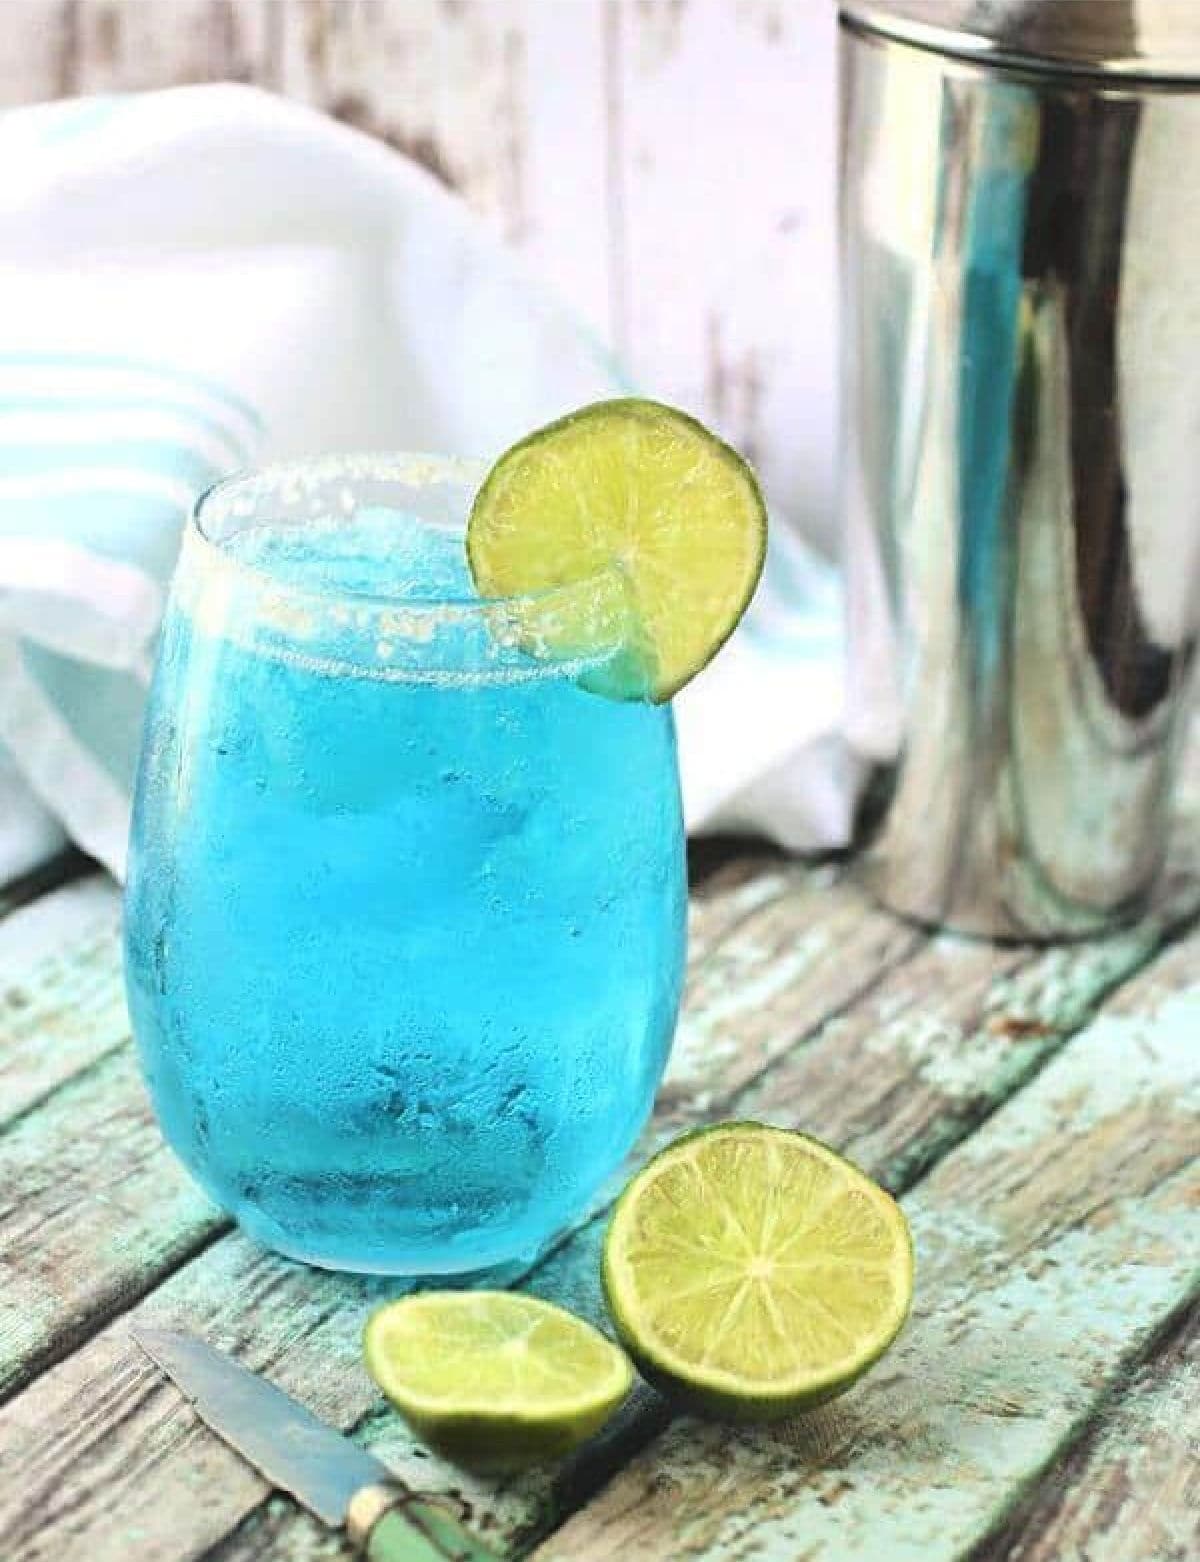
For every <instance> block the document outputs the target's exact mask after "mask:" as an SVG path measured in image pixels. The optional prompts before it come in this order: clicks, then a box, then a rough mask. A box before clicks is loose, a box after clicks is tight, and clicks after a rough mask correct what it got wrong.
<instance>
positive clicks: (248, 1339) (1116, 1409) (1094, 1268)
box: [0, 765, 1200, 1562]
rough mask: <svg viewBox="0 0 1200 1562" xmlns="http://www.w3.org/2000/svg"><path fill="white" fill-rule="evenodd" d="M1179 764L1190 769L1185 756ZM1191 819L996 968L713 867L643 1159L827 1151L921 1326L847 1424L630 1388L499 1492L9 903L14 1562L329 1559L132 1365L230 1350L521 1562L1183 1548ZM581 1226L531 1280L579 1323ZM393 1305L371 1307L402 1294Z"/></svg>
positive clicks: (104, 989) (101, 941)
mask: <svg viewBox="0 0 1200 1562" xmlns="http://www.w3.org/2000/svg"><path fill="white" fill-rule="evenodd" d="M1189 770H1190V773H1191V774H1192V775H1195V774H1196V767H1195V766H1194V765H1193V766H1190V767H1189ZM1197 803H1200V796H1197V795H1196V788H1195V787H1194V786H1193V788H1192V795H1191V800H1190V801H1189V802H1187V803H1186V804H1185V808H1184V812H1183V814H1182V817H1181V819H1180V827H1179V830H1178V837H1179V838H1178V841H1177V843H1176V849H1175V850H1174V852H1173V866H1172V869H1171V871H1170V873H1169V875H1168V879H1167V882H1166V884H1165V886H1164V889H1163V893H1162V895H1161V898H1160V902H1159V904H1158V907H1157V909H1156V910H1155V912H1154V913H1153V915H1152V916H1150V917H1149V918H1148V919H1147V920H1146V921H1145V922H1144V923H1142V924H1141V925H1139V926H1137V927H1135V928H1132V929H1129V930H1128V931H1124V932H1121V933H1119V934H1117V935H1115V936H1112V937H1109V938H1106V939H1103V940H1100V941H1097V942H1092V943H1083V944H1078V945H1075V946H1072V947H1061V948H1053V949H1040V950H1039V949H1033V948H993V947H989V946H987V945H984V944H981V943H973V942H968V941H965V940H962V939H959V938H954V937H950V936H946V935H929V934H926V933H921V932H918V931H916V930H914V929H913V928H912V927H909V926H906V925H905V924H903V923H901V922H898V921H896V920H895V919H894V918H892V917H891V916H888V915H887V914H886V913H884V912H882V911H880V910H878V909H876V908H874V907H872V906H871V905H869V904H867V903H866V902H865V901H864V900H863V898H862V897H861V896H860V894H859V893H858V892H857V891H856V889H855V888H854V886H853V884H852V883H851V882H849V880H848V879H847V877H846V874H845V872H844V869H843V868H842V867H840V866H839V865H836V864H829V863H826V864H822V865H815V866H814V865H811V864H810V865H798V864H791V863H786V862H784V861H783V860H781V859H780V858H778V857H772V856H769V855H765V854H761V853H760V854H753V853H749V854H741V855H735V856H733V857H732V858H729V859H728V860H726V861H725V862H724V863H723V864H722V865H721V866H720V867H719V868H717V869H716V870H715V871H713V870H712V853H711V850H706V853H705V855H706V856H707V858H708V862H707V864H704V863H701V864H700V866H701V868H703V867H704V866H707V867H708V869H709V871H708V872H707V873H705V872H699V873H698V874H697V879H698V883H697V888H696V893H695V897H694V903H693V926H692V957H691V982H690V989H689V994H688V999H687V1006H686V1012H685V1017H684V1020H683V1023H682V1026H681V1029H680V1033H679V1037H678V1041H677V1043H676V1047H675V1053H674V1057H673V1061H672V1065H671V1069H670V1074H669V1077H668V1079H667V1082H666V1083H665V1085H664V1087H663V1089H662V1092H661V1095H660V1098H659V1103H658V1110H657V1115H656V1117H655V1119H654V1123H653V1125H652V1129H651V1130H650V1132H649V1134H648V1139H647V1143H648V1144H649V1143H654V1142H661V1141H662V1140H663V1139H665V1138H666V1137H667V1136H669V1135H671V1134H674V1133H676V1132H678V1131H679V1130H680V1129H682V1128H684V1127H686V1126H688V1125H689V1124H692V1123H696V1122H700V1121H704V1120H708V1119H712V1118H716V1117H720V1116H727V1115H731V1114H736V1115H740V1116H750V1117H761V1118H766V1119H772V1120H775V1121H779V1122H784V1123H789V1124H797V1125H800V1126H802V1127H804V1128H806V1129H809V1130H812V1131H813V1132H815V1133H817V1134H819V1135H821V1136H822V1137H824V1138H826V1139H829V1140H832V1141H833V1142H834V1143H836V1144H838V1145H840V1146H843V1147H844V1148H845V1149H846V1150H847V1152H848V1153H849V1154H850V1155H851V1156H853V1157H854V1158H856V1159H857V1160H858V1161H859V1162H861V1163H862V1164H863V1165H864V1166H866V1167H867V1168H869V1169H870V1170H871V1171H872V1172H873V1173H874V1174H875V1175H876V1176H877V1177H879V1178H881V1179H882V1180H883V1181H884V1182H885V1183H887V1184H888V1185H889V1186H890V1187H891V1188H893V1189H894V1190H896V1191H897V1192H898V1193H899V1194H900V1195H901V1196H902V1198H903V1202H904V1205H905V1207H906V1209H907V1211H908V1214H909V1217H910V1219H911V1221H912V1225H913V1230H914V1233H915V1237H916V1244H917V1255H918V1267H917V1301H916V1307H915V1312H914V1316H913V1318H912V1320H911V1322H910V1324H909V1326H908V1328H907V1330H906V1332H905V1334H904V1335H903V1336H902V1338H901V1341H900V1343H899V1344H898V1346H897V1347H896V1349H895V1350H894V1351H893V1352H892V1353H891V1354H890V1355H889V1356H888V1357H887V1358H886V1359H885V1361H884V1362H883V1363H881V1365H880V1366H879V1367H878V1368H877V1369H876V1370H875V1372H874V1373H872V1374H871V1375H870V1376H869V1377H868V1378H867V1379H866V1380H864V1381H863V1382H862V1383H861V1384H859V1385H858V1386H857V1387H856V1388H855V1389H854V1390H853V1391H852V1392H851V1393H849V1394H848V1395H847V1396H845V1398H844V1399H842V1400H841V1401H839V1402H838V1403H836V1404H834V1405H831V1406H828V1407H826V1408H824V1409H822V1410H820V1411H817V1412H814V1413H812V1414H810V1415H809V1416H807V1417H806V1418H804V1419H803V1420H799V1421H797V1422H795V1423H794V1424H791V1425H788V1426H785V1427H781V1428H776V1429H774V1430H732V1429H730V1428H726V1427H720V1426H712V1425H703V1424H700V1423H697V1422H695V1421H691V1420H688V1419H685V1418H682V1417H673V1416H672V1415H671V1414H670V1413H669V1411H668V1409H667V1408H666V1406H665V1405H664V1404H663V1402H662V1401H660V1400H658V1399H656V1398H654V1397H653V1396H652V1395H651V1394H650V1393H649V1391H648V1390H639V1391H638V1394H637V1395H636V1396H635V1400H634V1401H633V1402H632V1403H631V1405H630V1406H629V1407H627V1410H626V1412H624V1413H623V1414H622V1416H621V1417H620V1418H619V1420H618V1423H617V1425H616V1426H615V1427H613V1428H611V1429H610V1430H609V1432H608V1433H607V1434H606V1435H605V1436H604V1437H603V1438H601V1439H600V1440H599V1441H598V1442H597V1443H596V1444H595V1445H594V1446H592V1447H590V1448H588V1449H587V1450H585V1452H584V1454H583V1455H582V1456H581V1457H579V1458H577V1459H575V1460H574V1461H572V1462H571V1463H569V1464H568V1465H566V1466H564V1467H562V1468H559V1469H553V1470H546V1471H541V1472H536V1473H533V1474H530V1475H527V1476H525V1477H522V1478H520V1479H513V1480H509V1481H506V1482H504V1483H502V1484H498V1485H497V1484H494V1483H485V1482H482V1481H479V1480H476V1479H471V1478H469V1477H467V1476H465V1475H463V1474H462V1473H461V1472H459V1471H457V1470H455V1469H453V1468H451V1467H449V1466H447V1465H445V1464H443V1463H441V1462H439V1461H438V1460H437V1459H436V1458H434V1457H432V1456H431V1455H430V1454H429V1453H428V1452H426V1450H424V1449H423V1448H421V1447H420V1446H418V1445H417V1444H415V1443H414V1442H413V1441H412V1439H411V1438H410V1437H409V1436H408V1435H407V1434H406V1432H405V1429H404V1427H403V1425H402V1424H401V1422H400V1421H399V1420H398V1419H397V1418H396V1417H395V1416H394V1415H392V1414H391V1413H389V1412H388V1410H387V1409H386V1408H385V1407H384V1406H383V1404H382V1403H381V1402H380V1400H379V1399H378V1397H377V1396H376V1394H375V1393H374V1391H373V1389H372V1386H371V1384H370V1383H369V1381H368V1380H367V1378H366V1376H365V1374H364V1372H363V1371H362V1369H361V1366H360V1364H359V1330H360V1328H361V1324H362V1320H363V1315H364V1312H365V1310H366V1308H367V1306H368V1304H369V1303H371V1302H373V1301H375V1300H377V1299H378V1298H379V1297H380V1295H382V1294H386V1293H387V1291H388V1290H389V1288H388V1287H386V1286H381V1285H380V1284H379V1283H378V1282H374V1283H365V1282H362V1281H358V1280H354V1279H348V1278H343V1277H339V1276H333V1275H325V1274H319V1273H316V1272H313V1271H310V1270H306V1269H302V1268H299V1267H297V1266H295V1265H292V1264H288V1263H285V1262H283V1261H281V1260H279V1259H276V1258H273V1257H271V1256H270V1255H269V1254H267V1253H265V1252H263V1251H262V1250H260V1249H259V1248H257V1247H255V1246H254V1245H253V1244H252V1243H250V1242H249V1241H247V1240H246V1239H245V1238H243V1237H242V1236H240V1235H239V1234H238V1233H237V1232H236V1231H233V1230H231V1229H230V1227H229V1224H228V1222H227V1221H226V1220H225V1219H224V1218H223V1217H222V1216H221V1215H219V1214H218V1213H217V1212H216V1211H215V1210H214V1209H212V1208H211V1206H209V1205H208V1204H207V1203H206V1202H205V1200H204V1199H203V1198H202V1197H201V1195H200V1194H199V1193H198V1192H197V1191H196V1190H195V1189H194V1188H193V1187H192V1186H191V1184H190V1183H189V1182H188V1180H187V1179H186V1177H185V1176H184V1174H183V1172H182V1171H181V1170H180V1168H179V1167H178V1166H177V1165H176V1163H175V1161H174V1160H173V1158H172V1156H171V1155H170V1153H169V1152H168V1151H167V1150H166V1148H165V1147H164V1145H163V1143H162V1141H161V1139H160V1138H159V1135H158V1131H157V1129H156V1128H155V1126H154V1123H153V1120H152V1118H151V1116H150V1113H149V1109H148V1106H147V1102H146V1098H145V1096H144V1094H143V1091H142V1087H141V1084H140V1082H139V1079H138V1073H137V1068H136V1064H135V1060H134V1057H133V1053H132V1049H131V1046H130V1042H129V1031H128V1024H127V1020H126V1016H125V1007H124V1002H123V999H122V993H121V978H120V960H119V953H118V934H117V929H118V917H119V901H118V895H117V892H116V890H115V888H114V887H113V885H112V884H111V883H110V882H109V881H108V880H106V879H105V878H104V877H103V876H101V875H99V874H97V873H96V872H95V871H94V870H92V869H91V868H90V867H89V865H88V864H87V863H86V862H85V861H84V860H83V859H81V858H79V857H68V858H65V859H62V860H59V861H57V862H55V863H52V864H49V865H47V866H46V867H45V868H43V869H42V870H39V872H38V873H36V874H34V875H32V876H31V877H29V878H27V879H25V880H24V881H22V882H21V883H18V884H16V885H12V886H10V887H9V889H8V890H7V892H4V893H3V899H2V901H0V915H2V919H0V1081H2V1084H3V1090H2V1093H0V1395H2V1396H3V1399H4V1401H5V1402H4V1404H3V1408H2V1409H0V1468H2V1471H3V1474H2V1477H0V1559H2V1562H40V1559H42V1558H46V1559H50V1558H53V1559H54V1562H60V1559H62V1558H72V1559H74V1562H109V1559H113V1562H151V1559H154V1562H158V1559H162V1562H167V1559H170V1562H176V1559H183V1558H200V1557H203V1558H206V1559H208V1562H218V1559H219V1562H250V1559H256V1558H257V1559H266V1558H272V1559H281V1562H300V1559H305V1562H329V1559H334V1558H340V1557H343V1556H344V1555H348V1554H349V1553H348V1552H346V1551H345V1550H344V1548H343V1546H342V1543H341V1541H340V1540H339V1539H338V1538H337V1537H335V1536H333V1535H330V1534H328V1533H326V1532H323V1531H321V1530H320V1529H319V1528H318V1526H317V1525H316V1524H315V1523H314V1522H313V1521H312V1520H310V1519H309V1518H308V1517H307V1516H306V1515H305V1514H304V1513H302V1512H301V1511H299V1510H298V1509H297V1508H296V1507H295V1506H294V1505H293V1504H292V1503H291V1502H290V1501H288V1500H285V1499H283V1498H282V1497H280V1496H277V1495H273V1494H272V1492H271V1491H270V1490H269V1489H268V1488H267V1486H266V1485H265V1484H264V1483H263V1482H262V1480H260V1479H259V1478H258V1476H256V1475H255V1474H254V1472H253V1471H252V1470H251V1469H250V1468H249V1467H248V1466H247V1465H245V1464H243V1463H242V1462H241V1461H240V1460H239V1459H238V1458H237V1457H236V1455H234V1454H232V1453H231V1452H230V1451H229V1450H228V1449H226V1448H225V1447H224V1445H223V1444H222V1443H221V1442H219V1441H218V1439H217V1438H216V1437H214V1436H213V1435H212V1434H211V1433H210V1432H208V1431H207V1430H206V1429H205V1428H204V1427H203V1426H202V1425H201V1424H200V1423H198V1422H197V1420H196V1418H195V1416H194V1415H193V1414H192V1412H191V1411H190V1409H189V1408H188V1407H187V1406H186V1404H185V1403H184V1402H183V1400H182V1399H181V1397H180V1395H179V1394H178V1393H177V1391H176V1390H175V1389H174V1388H173V1387H171V1386H170V1385H168V1384H167V1383H165V1382H164V1381H163V1379H162V1378H160V1376H159V1375H158V1373H157V1372H156V1371H155V1370H154V1369H153V1368H152V1367H151V1366H150V1365H149V1364H148V1362H147V1361H146V1360H145V1359H144V1358H143V1357H142V1356H141V1355H140V1353H139V1351H138V1350H137V1348H136V1347H135V1346H134V1345H133V1344H132V1343H131V1341H130V1339H129V1335H128V1324H129V1322H130V1320H131V1318H133V1317H135V1316H136V1317H138V1318H145V1319H153V1320H154V1321H155V1322H166V1323H170V1324H173V1325H176V1326H181V1327H184V1328H187V1329H190V1330H194V1331H196V1332H197V1333H199V1334H201V1335H203V1336H204V1337H206V1338H207V1339H210V1340H212V1341H215V1342H217V1343H218V1344H220V1345H222V1346H225V1347H227V1348H230V1349H232V1350H234V1351H236V1352H237V1354H238V1355H239V1356H241V1357H242V1358H243V1359H244V1360H245V1361H246V1362H247V1363H249V1364H250V1365H252V1366H253V1367H255V1368H257V1369H260V1370H261V1371H263V1372H264V1373H266V1374H267V1375H268V1376H270V1377H271V1378H272V1379H274V1380H275V1381H277V1382H279V1383H280V1384H282V1385H283V1386H284V1387H285V1388H287V1389H288V1390H289V1391H290V1392H292V1393H293V1394H295V1395H297V1396H298V1397H299V1398H300V1399H302V1400H303V1401H304V1402H305V1403H307V1404H308V1405H309V1406H311V1407H312V1408H313V1409H314V1410H315V1411H317V1412H318V1413H319V1414H320V1415H322V1416H324V1417H325V1418H327V1419H328V1420H329V1421H331V1422H334V1423H336V1424H337V1425H339V1426H341V1427H345V1428H353V1429H354V1434H355V1436H356V1437H358V1438H359V1439H361V1440H362V1441H363V1442H364V1443H366V1444H368V1445H370V1447H371V1448H373V1449H374V1450H376V1451H377V1452H378V1453H379V1454H380V1455H381V1456H382V1457H383V1458H384V1459H385V1460H387V1461H388V1462H389V1463H390V1464H392V1465H394V1467H395V1468H396V1469H397V1470H398V1471H399V1472H400V1474H401V1475H402V1476H404V1477H405V1478H406V1479H407V1480H408V1481H410V1482H411V1483H413V1484H414V1485H416V1486H418V1487H420V1488H422V1489H424V1490H427V1491H438V1492H446V1491H452V1492H455V1493H458V1494H459V1495H460V1496H461V1497H462V1498H463V1499H464V1501H465V1502H466V1504H467V1505H468V1506H469V1509H470V1512H471V1516H472V1518H473V1522H474V1524H475V1525H476V1526H477V1528H478V1529H479V1531H480V1532H481V1533H484V1534H487V1535H489V1536H490V1537H491V1538H492V1539H493V1541H494V1542H495V1543H496V1544H497V1546H498V1547H499V1548H501V1549H511V1551H512V1552H513V1553H514V1554H522V1555H524V1554H532V1555H533V1556H535V1557H537V1558H538V1559H542V1562H549V1559H550V1558H556V1559H563V1562H565V1559H568V1558H570V1559H585V1558H586V1559H591V1562H608V1559H614V1562H624V1559H629V1562H654V1559H659V1558H663V1559H667V1558H670V1559H675V1558H687V1559H695V1558H699V1557H709V1558H721V1559H728V1562H732V1559H734V1558H738V1559H741V1558H759V1559H789V1562H790V1559H797V1562H798V1559H801V1558H804V1559H818V1558H819V1559H823V1562H833V1559H838V1562H905V1559H909V1558H919V1559H921V1562H937V1559H940V1558H947V1559H949V1558H965V1557H968V1556H969V1557H971V1558H973V1559H988V1562H1000V1559H1002V1558H1003V1559H1013V1562H1015V1559H1018V1558H1019V1559H1021V1562H1030V1559H1033V1558H1038V1559H1046V1558H1052V1557H1053V1558H1079V1559H1087V1562H1101V1559H1103V1562H1150V1559H1155V1562H1167V1559H1172V1562H1185V1559H1195V1558H1197V1557H1200V1475H1198V1468H1200V1329H1198V1327H1197V1310H1196V1298H1197V1294H1198V1290H1200V1274H1198V1270H1200V1161H1198V1152H1200V872H1198V869H1200V852H1198V851H1197V846H1198V845H1200V842H1198V841H1197V830H1196V825H1197V821H1198V819H1200V813H1198V812H1197V806H1196V805H1197ZM602 1227H603V1214H602V1212H597V1214H596V1215H595V1217H594V1218H593V1219H591V1220H590V1221H589V1222H587V1223H585V1224H584V1225H582V1226H581V1227H580V1229H578V1230H577V1231H575V1232H574V1233H573V1234H572V1235H571V1236H570V1237H569V1238H568V1239H567V1240H565V1241H564V1242H563V1243H562V1245H561V1246H560V1247H559V1248H558V1249H557V1250H556V1251H555V1252H554V1253H553V1254H552V1255H551V1256H550V1257H549V1258H548V1259H547V1260H546V1261H544V1262H543V1263H542V1264H541V1265H540V1266H539V1268H538V1269H537V1270H536V1271H535V1272H534V1273H533V1274H531V1275H530V1276H529V1278H528V1281H527V1283H528V1285H529V1286H530V1288H531V1289H533V1290H535V1291H537V1292H538V1293H539V1294H543V1295H546V1296H550V1297H554V1298H556V1299H559V1300H562V1301H564V1302H566V1303H567V1304H568V1305H570V1306H572V1307H575V1308H578V1309H579V1310H581V1311H582V1312H584V1313H585V1314H587V1315H588V1316H590V1317H592V1318H595V1319H598V1320H599V1319H601V1318H602V1316H603V1309H602V1305H601V1301H600V1295H599V1287H598V1273H597V1269H598V1250H599V1242H600V1236H601V1231H602ZM390 1289H392V1290H394V1289H396V1288H395V1287H391V1288H390Z"/></svg>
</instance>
